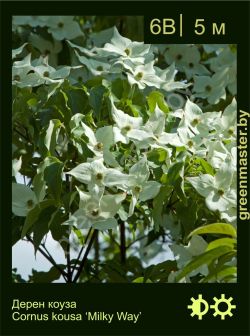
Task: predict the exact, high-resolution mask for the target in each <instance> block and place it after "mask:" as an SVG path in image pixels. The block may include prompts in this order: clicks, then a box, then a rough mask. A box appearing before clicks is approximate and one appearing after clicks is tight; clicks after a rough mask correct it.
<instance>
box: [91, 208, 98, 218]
mask: <svg viewBox="0 0 250 336" xmlns="http://www.w3.org/2000/svg"><path fill="white" fill-rule="evenodd" d="M91 215H92V216H93V217H97V216H98V215H99V209H94V210H92V211H91Z"/></svg>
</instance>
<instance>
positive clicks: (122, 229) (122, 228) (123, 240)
mask: <svg viewBox="0 0 250 336" xmlns="http://www.w3.org/2000/svg"><path fill="white" fill-rule="evenodd" d="M120 253H121V263H122V264H125V263H126V235H125V224H124V222H123V221H121V222H120Z"/></svg>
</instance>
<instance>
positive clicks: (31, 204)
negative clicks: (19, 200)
mask: <svg viewBox="0 0 250 336" xmlns="http://www.w3.org/2000/svg"><path fill="white" fill-rule="evenodd" d="M26 204H27V208H28V209H32V208H33V206H34V202H33V201H32V200H28V201H27V203H26Z"/></svg>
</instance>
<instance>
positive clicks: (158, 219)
mask: <svg viewBox="0 0 250 336" xmlns="http://www.w3.org/2000/svg"><path fill="white" fill-rule="evenodd" d="M171 190H172V188H171V187H170V186H169V185H167V186H162V187H161V189H160V191H159V193H158V195H157V196H156V197H155V198H154V200H153V210H152V216H153V221H154V229H155V231H156V232H157V231H159V229H160V227H161V226H163V221H162V220H163V217H162V216H163V214H162V212H163V207H164V204H165V203H166V202H167V200H168V198H169V195H170V193H171Z"/></svg>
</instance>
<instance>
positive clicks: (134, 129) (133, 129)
mask: <svg viewBox="0 0 250 336" xmlns="http://www.w3.org/2000/svg"><path fill="white" fill-rule="evenodd" d="M111 113H112V117H113V119H114V121H115V124H116V125H115V126H113V132H114V140H115V143H116V142H119V141H121V142H122V143H125V144H128V143H129V141H130V137H134V136H136V135H137V136H139V133H140V134H141V133H142V132H143V131H142V130H141V126H142V124H143V121H142V118H141V117H131V116H130V115H128V114H126V113H124V112H123V111H122V110H119V109H117V108H116V106H115V104H114V103H113V101H112V100H111Z"/></svg>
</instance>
